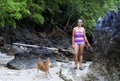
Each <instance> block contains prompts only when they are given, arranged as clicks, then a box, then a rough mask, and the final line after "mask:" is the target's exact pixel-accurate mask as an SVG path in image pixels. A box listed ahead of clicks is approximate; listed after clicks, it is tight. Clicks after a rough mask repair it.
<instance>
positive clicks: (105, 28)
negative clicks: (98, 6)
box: [90, 9, 120, 81]
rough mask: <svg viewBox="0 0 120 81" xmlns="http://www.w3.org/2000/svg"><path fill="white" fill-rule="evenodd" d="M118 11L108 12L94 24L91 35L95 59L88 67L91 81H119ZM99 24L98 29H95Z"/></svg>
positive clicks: (119, 30) (119, 29)
mask: <svg viewBox="0 0 120 81" xmlns="http://www.w3.org/2000/svg"><path fill="white" fill-rule="evenodd" d="M119 12H120V9H119V10H118V12H115V11H113V10H110V11H109V12H108V13H107V14H106V16H105V18H103V19H102V20H100V21H99V23H96V25H95V28H94V33H93V40H94V51H95V53H96V54H95V59H94V61H93V63H92V65H91V67H90V71H91V73H92V74H91V77H95V78H93V79H92V80H93V81H120V24H119V23H120V13H119ZM100 23H101V25H100V27H97V26H98V25H99V24H100Z"/></svg>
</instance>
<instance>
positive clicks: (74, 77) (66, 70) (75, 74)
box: [60, 62, 91, 81]
mask: <svg viewBox="0 0 120 81" xmlns="http://www.w3.org/2000/svg"><path fill="white" fill-rule="evenodd" d="M90 64H91V62H86V63H84V64H83V66H84V69H83V70H79V69H77V70H74V62H69V63H63V64H62V65H61V67H60V77H61V78H63V79H64V80H65V81H86V80H83V79H85V78H86V76H87V74H88V73H89V69H88V68H89V65H90Z"/></svg>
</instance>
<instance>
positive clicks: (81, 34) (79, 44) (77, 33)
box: [72, 19, 90, 70]
mask: <svg viewBox="0 0 120 81" xmlns="http://www.w3.org/2000/svg"><path fill="white" fill-rule="evenodd" d="M85 43H87V45H88V46H90V44H89V42H88V40H87V37H86V33H85V29H84V27H82V19H78V22H77V26H76V27H74V28H73V33H72V47H73V49H74V61H75V68H74V69H77V68H78V56H79V55H78V51H80V56H79V60H80V67H79V69H80V70H83V66H82V61H83V49H84V46H85Z"/></svg>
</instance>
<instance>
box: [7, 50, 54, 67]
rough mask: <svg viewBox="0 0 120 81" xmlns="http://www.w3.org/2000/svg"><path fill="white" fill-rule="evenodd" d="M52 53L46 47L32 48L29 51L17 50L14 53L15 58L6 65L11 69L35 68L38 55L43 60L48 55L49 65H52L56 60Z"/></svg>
mask: <svg viewBox="0 0 120 81" xmlns="http://www.w3.org/2000/svg"><path fill="white" fill-rule="evenodd" d="M53 54H54V53H53V52H52V51H51V50H49V49H47V48H41V49H34V51H33V50H32V51H30V52H27V51H25V52H19V53H16V54H15V58H14V59H13V60H11V61H10V62H8V63H7V67H8V68H11V69H30V68H36V67H37V63H38V57H39V55H40V58H41V59H42V61H43V62H44V60H46V59H47V58H48V57H49V58H50V62H51V64H52V65H51V66H52V67H54V66H55V65H56V61H55V58H54V55H53Z"/></svg>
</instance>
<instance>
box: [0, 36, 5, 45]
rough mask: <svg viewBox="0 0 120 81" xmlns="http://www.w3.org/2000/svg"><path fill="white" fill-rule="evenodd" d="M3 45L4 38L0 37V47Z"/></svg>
mask: <svg viewBox="0 0 120 81" xmlns="http://www.w3.org/2000/svg"><path fill="white" fill-rule="evenodd" d="M4 45H5V39H4V38H3V37H0V47H3V46H4Z"/></svg>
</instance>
